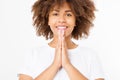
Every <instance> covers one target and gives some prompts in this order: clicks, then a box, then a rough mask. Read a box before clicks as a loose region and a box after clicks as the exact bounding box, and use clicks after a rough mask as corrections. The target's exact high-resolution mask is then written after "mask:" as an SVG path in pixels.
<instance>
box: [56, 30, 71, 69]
mask: <svg viewBox="0 0 120 80" xmlns="http://www.w3.org/2000/svg"><path fill="white" fill-rule="evenodd" d="M54 63H55V64H56V65H57V67H58V68H61V67H64V66H65V65H67V64H69V63H70V62H69V58H68V54H67V46H66V41H65V37H64V30H59V32H58V44H57V47H56V50H55V59H54Z"/></svg>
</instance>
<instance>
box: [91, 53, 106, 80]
mask: <svg viewBox="0 0 120 80" xmlns="http://www.w3.org/2000/svg"><path fill="white" fill-rule="evenodd" d="M90 70H91V71H90V72H91V77H90V80H95V79H98V78H104V72H103V68H102V65H101V62H100V59H99V57H98V55H97V54H96V53H95V54H92V58H91V69H90Z"/></svg>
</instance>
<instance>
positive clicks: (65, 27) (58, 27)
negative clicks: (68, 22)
mask: <svg viewBox="0 0 120 80" xmlns="http://www.w3.org/2000/svg"><path fill="white" fill-rule="evenodd" d="M56 28H57V29H58V30H66V29H67V28H68V27H67V26H57V27H56Z"/></svg>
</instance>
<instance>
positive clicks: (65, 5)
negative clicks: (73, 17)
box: [51, 2, 71, 11]
mask: <svg viewBox="0 0 120 80" xmlns="http://www.w3.org/2000/svg"><path fill="white" fill-rule="evenodd" d="M60 9H65V10H71V7H70V5H69V4H68V3H67V2H64V3H63V4H54V5H53V7H52V8H51V11H53V10H60Z"/></svg>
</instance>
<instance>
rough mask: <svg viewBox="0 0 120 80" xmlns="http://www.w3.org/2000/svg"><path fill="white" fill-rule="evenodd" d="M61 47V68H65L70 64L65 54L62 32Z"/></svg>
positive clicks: (65, 47)
mask: <svg viewBox="0 0 120 80" xmlns="http://www.w3.org/2000/svg"><path fill="white" fill-rule="evenodd" d="M61 45H62V67H65V66H66V65H67V64H70V61H69V57H68V53H67V44H66V41H65V37H64V30H63V31H62V36H61Z"/></svg>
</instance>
